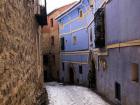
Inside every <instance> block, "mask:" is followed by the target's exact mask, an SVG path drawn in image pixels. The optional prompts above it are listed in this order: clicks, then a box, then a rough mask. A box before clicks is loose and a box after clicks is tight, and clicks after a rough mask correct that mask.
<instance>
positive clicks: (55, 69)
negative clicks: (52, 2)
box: [42, 3, 74, 80]
mask: <svg viewBox="0 0 140 105" xmlns="http://www.w3.org/2000/svg"><path fill="white" fill-rule="evenodd" d="M73 4H74V3H71V4H68V5H65V6H63V7H60V8H58V9H56V10H54V11H52V12H51V13H49V14H48V17H47V18H48V20H47V21H48V25H47V26H45V27H43V30H42V32H43V35H42V53H43V54H44V55H48V56H49V64H48V65H47V67H45V68H47V70H46V71H47V74H48V77H49V76H50V78H51V79H50V80H52V79H53V80H59V69H60V38H59V26H58V22H57V20H56V19H55V18H56V17H57V16H58V15H60V14H61V13H63V12H64V11H65V10H66V9H68V8H70V7H71V6H72V5H73ZM51 19H53V27H52V26H51V22H50V21H51ZM51 37H54V45H52V44H51ZM53 56H55V60H54V59H53ZM45 68H44V70H45Z"/></svg>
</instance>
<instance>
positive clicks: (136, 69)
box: [131, 63, 139, 82]
mask: <svg viewBox="0 0 140 105" xmlns="http://www.w3.org/2000/svg"><path fill="white" fill-rule="evenodd" d="M131 69H132V71H131V75H132V81H135V82H138V81H139V65H138V64H136V63H132V65H131Z"/></svg>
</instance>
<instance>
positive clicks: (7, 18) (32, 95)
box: [0, 0, 43, 105]
mask: <svg viewBox="0 0 140 105" xmlns="http://www.w3.org/2000/svg"><path fill="white" fill-rule="evenodd" d="M39 7H40V6H39V5H38V2H37V1H36V0H34V1H31V0H30V1H29V0H20V1H19V0H14V1H9V0H1V1H0V105H41V104H43V103H41V102H40V103H38V101H39V100H38V99H39V96H40V94H41V93H42V89H43V74H42V73H43V72H42V57H41V50H40V37H41V36H40V35H41V28H40V27H39V25H38V24H37V22H36V20H35V14H39V13H38V12H37V10H38V9H37V8H39Z"/></svg>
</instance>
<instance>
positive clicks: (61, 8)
mask: <svg viewBox="0 0 140 105" xmlns="http://www.w3.org/2000/svg"><path fill="white" fill-rule="evenodd" d="M75 3H76V2H73V3H71V4H67V5H64V6H62V7H60V8H57V9H55V10H53V11H52V12H50V13H49V14H48V16H49V15H51V14H53V13H54V12H56V11H59V10H63V8H70V7H71V6H73V5H74V4H75Z"/></svg>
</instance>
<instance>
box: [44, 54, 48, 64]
mask: <svg viewBox="0 0 140 105" xmlns="http://www.w3.org/2000/svg"><path fill="white" fill-rule="evenodd" d="M48 63H49V56H48V55H43V64H44V65H48Z"/></svg>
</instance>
